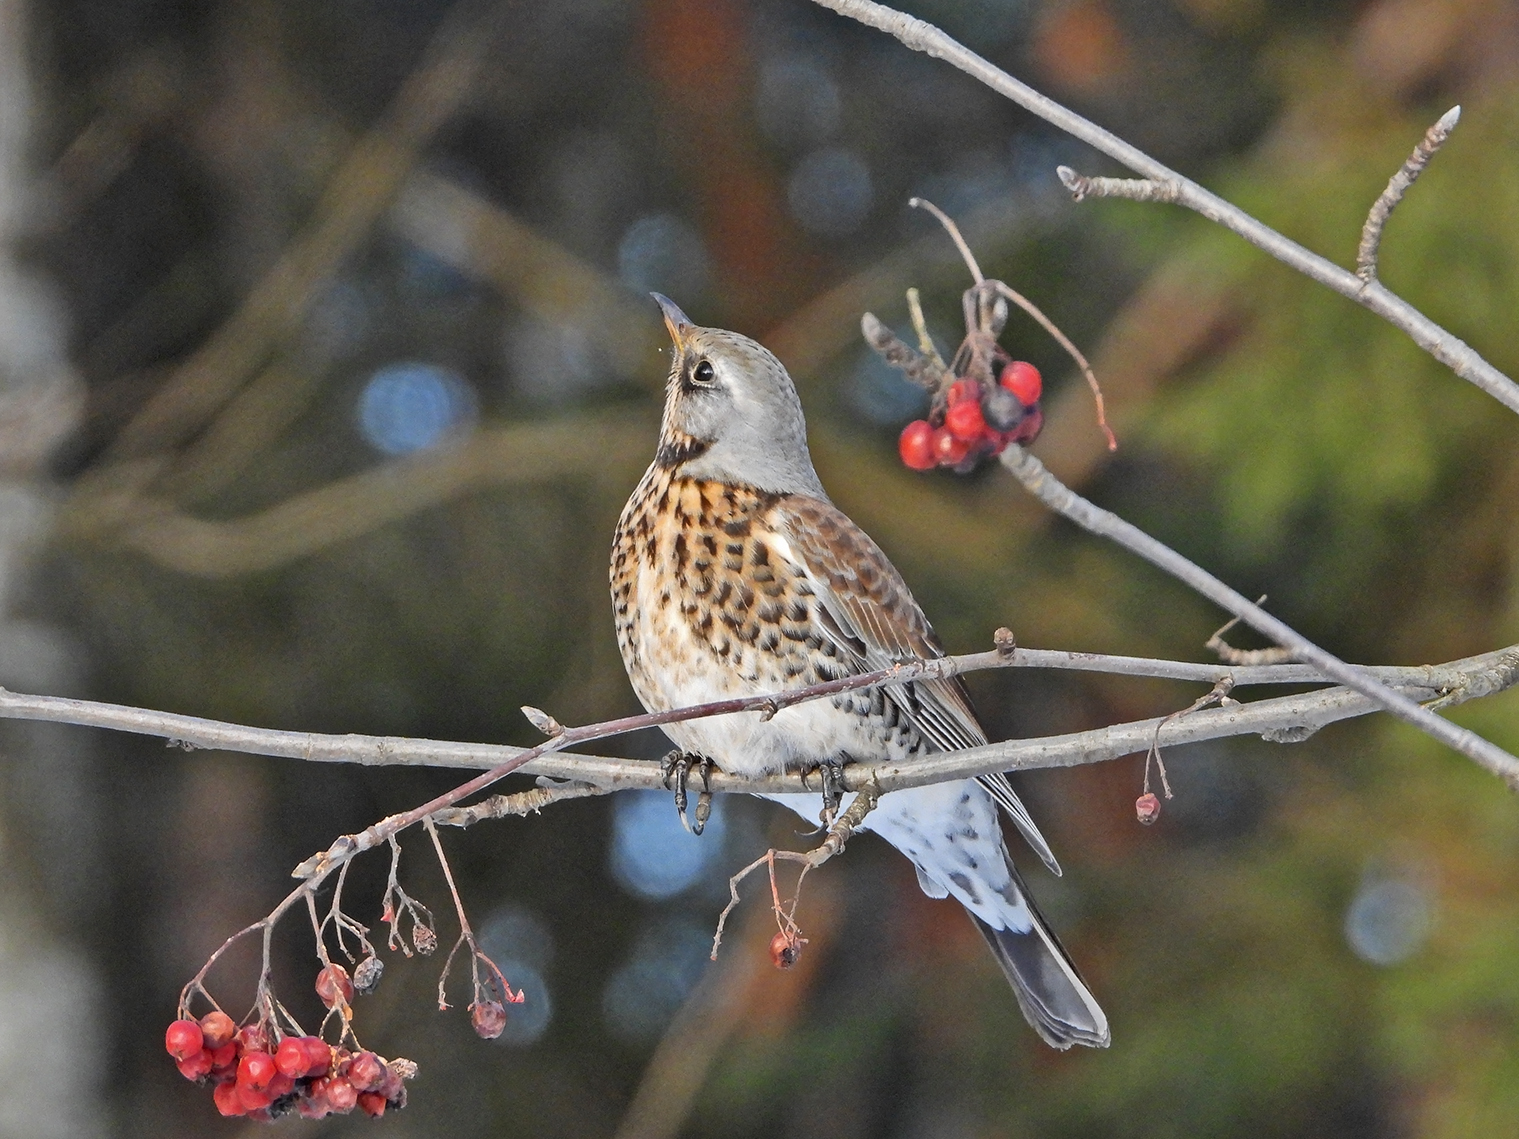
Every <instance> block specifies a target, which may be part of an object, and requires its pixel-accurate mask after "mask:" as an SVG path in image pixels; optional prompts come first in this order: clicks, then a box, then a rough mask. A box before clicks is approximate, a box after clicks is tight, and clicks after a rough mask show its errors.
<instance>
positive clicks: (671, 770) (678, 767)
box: [659, 748, 712, 835]
mask: <svg viewBox="0 0 1519 1139" xmlns="http://www.w3.org/2000/svg"><path fill="white" fill-rule="evenodd" d="M693 765H695V767H696V772H697V774H698V775H700V776H701V787H702V789H701V792H700V794H698V795H697V797H696V812H695V815H694V821H687V819H686V804H687V803H688V802H689V800H688V799H687V797H686V783H687V780H688V778H689V777H690V774H691V767H692V766H693ZM659 771H660V776H661V778H662V781H663V783H664V785H665V790H666V791H670V790H673V791H674V792H675V811H676V813H677V814H678V815H679V816H680V825H681V826H683V827H685V828H686V830H688V831H690V832H691V833H692V834H696V835H699V834H701V832H702V831H704V830H706V829H707V820H708V819H709V818H711V817H712V760H711V758H710V757H709V756H705V755H696V754H694V753H692V752H688V751H681V750H680V749H679V748H677V749H676V750H674V751H672V752H670V753H669V754H668V755H666V756H665V757H664V759H662V760H660V761H659ZM672 779H673V780H674V781H675V786H674V787H673V788H672V787H671V786H670V781H671V780H672Z"/></svg>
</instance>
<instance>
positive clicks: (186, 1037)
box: [164, 1020, 205, 1060]
mask: <svg viewBox="0 0 1519 1139" xmlns="http://www.w3.org/2000/svg"><path fill="white" fill-rule="evenodd" d="M204 1043H205V1037H204V1036H202V1035H201V1031H200V1025H198V1024H196V1023H195V1022H194V1021H193V1020H176V1021H175V1022H174V1023H173V1024H171V1025H169V1027H168V1029H167V1030H166V1031H165V1032H164V1047H165V1048H166V1049H167V1050H168V1053H169V1055H170V1056H173V1057H174V1059H176V1060H184V1059H187V1058H188V1057H190V1056H193V1055H195V1053H197V1052H199V1051H200V1050H201V1046H202V1045H203V1044H204Z"/></svg>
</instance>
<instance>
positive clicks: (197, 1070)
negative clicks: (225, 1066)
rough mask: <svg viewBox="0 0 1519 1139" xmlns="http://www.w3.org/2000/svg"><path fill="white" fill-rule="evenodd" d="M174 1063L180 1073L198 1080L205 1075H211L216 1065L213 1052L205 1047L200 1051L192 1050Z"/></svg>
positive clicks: (186, 1077)
mask: <svg viewBox="0 0 1519 1139" xmlns="http://www.w3.org/2000/svg"><path fill="white" fill-rule="evenodd" d="M174 1063H175V1066H176V1067H177V1068H178V1069H179V1074H180V1075H181V1076H183V1077H184V1078H185V1079H187V1080H198V1079H201V1078H202V1077H203V1076H209V1075H210V1074H211V1069H212V1068H214V1067H215V1066H216V1064H215V1062H214V1061H213V1060H212V1058H211V1053H209V1052H207V1051H206V1050H205V1049H204V1048H202V1049H201V1050H200V1051H199V1052H191V1053H190V1054H189V1055H188V1056H186V1057H185V1058H184V1059H183V1060H176V1061H175V1062H174Z"/></svg>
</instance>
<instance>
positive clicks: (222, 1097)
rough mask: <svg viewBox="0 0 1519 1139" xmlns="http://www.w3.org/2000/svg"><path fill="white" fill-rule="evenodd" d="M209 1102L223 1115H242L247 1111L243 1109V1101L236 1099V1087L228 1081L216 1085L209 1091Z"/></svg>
mask: <svg viewBox="0 0 1519 1139" xmlns="http://www.w3.org/2000/svg"><path fill="white" fill-rule="evenodd" d="M211 1102H212V1103H214V1104H216V1110H217V1111H219V1112H221V1113H222V1114H223V1115H243V1114H245V1113H246V1111H247V1109H246V1108H245V1107H243V1101H242V1100H241V1099H239V1098H238V1094H237V1085H236V1084H234V1083H231V1082H230V1081H229V1082H227V1083H223V1084H217V1085H216V1087H215V1088H213V1089H212V1090H211Z"/></svg>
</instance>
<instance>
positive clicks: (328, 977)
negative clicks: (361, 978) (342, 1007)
mask: <svg viewBox="0 0 1519 1139" xmlns="http://www.w3.org/2000/svg"><path fill="white" fill-rule="evenodd" d="M316 995H317V996H319V997H321V998H322V1003H323V1004H324V1005H326V1006H327V1007H328V1008H334V1007H336V1005H337V1003H338V998H339V996H341V997H342V1000H343V1003H344V1004H347V1003H348V1002H349V1001H351V1000H353V982H352V981H350V980H349V979H348V970H347V969H345V968H343V967H342V966H341V965H338V964H336V963H334V964H332V965H327V966H325V967H324V968H323V969H322V971H321V972H319V973H318V974H317V975H316Z"/></svg>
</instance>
